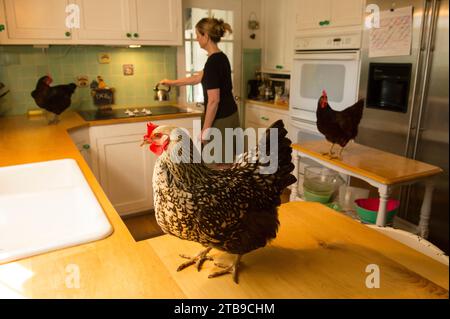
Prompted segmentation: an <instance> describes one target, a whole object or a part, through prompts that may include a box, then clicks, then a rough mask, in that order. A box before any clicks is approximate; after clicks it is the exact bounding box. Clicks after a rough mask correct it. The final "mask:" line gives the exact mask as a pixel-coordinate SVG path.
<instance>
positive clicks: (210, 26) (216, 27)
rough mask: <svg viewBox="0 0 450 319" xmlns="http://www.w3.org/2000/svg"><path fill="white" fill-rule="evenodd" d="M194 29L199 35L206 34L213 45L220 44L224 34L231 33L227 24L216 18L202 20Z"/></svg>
mask: <svg viewBox="0 0 450 319" xmlns="http://www.w3.org/2000/svg"><path fill="white" fill-rule="evenodd" d="M195 28H196V29H197V31H198V32H199V33H200V34H201V35H205V34H207V35H208V36H209V38H210V39H211V41H213V42H214V43H218V42H220V39H221V38H222V37H223V36H224V34H225V32H227V31H228V33H230V34H231V33H233V30H231V26H230V25H229V24H228V23H226V22H224V21H223V20H222V19H216V18H203V19H201V20H200V21H199V22H198V23H197V24H196V25H195Z"/></svg>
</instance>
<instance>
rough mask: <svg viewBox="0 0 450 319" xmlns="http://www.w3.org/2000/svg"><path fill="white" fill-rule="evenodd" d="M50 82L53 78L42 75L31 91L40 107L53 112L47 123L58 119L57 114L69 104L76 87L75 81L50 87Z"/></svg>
mask: <svg viewBox="0 0 450 319" xmlns="http://www.w3.org/2000/svg"><path fill="white" fill-rule="evenodd" d="M52 82H53V79H52V78H51V77H50V76H48V75H46V76H43V77H41V78H40V79H39V80H38V82H37V84H36V89H35V90H34V91H33V92H31V96H32V97H33V99H34V101H35V102H36V104H37V105H38V106H39V107H40V108H43V109H45V110H47V111H49V112H51V113H53V114H54V118H53V119H52V120H51V121H50V122H49V124H53V123H57V122H58V121H59V118H58V117H59V115H60V114H61V113H62V112H64V111H65V110H66V109H67V108H68V107H69V106H70V104H71V103H72V101H71V97H72V94H73V93H74V92H75V89H76V88H77V85H76V84H75V83H70V84H65V85H56V86H53V87H51V86H50V84H51V83H52Z"/></svg>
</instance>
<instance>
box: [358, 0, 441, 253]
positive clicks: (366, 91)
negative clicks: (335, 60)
mask: <svg viewBox="0 0 450 319" xmlns="http://www.w3.org/2000/svg"><path fill="white" fill-rule="evenodd" d="M367 4H376V5H378V7H379V8H380V10H381V11H383V10H391V9H393V10H398V9H399V8H402V7H403V8H405V7H408V6H413V15H412V43H411V54H410V55H403V56H391V57H377V58H369V39H370V30H369V29H365V30H364V32H363V43H362V52H361V53H362V61H361V63H362V65H361V72H362V73H361V79H360V90H359V93H360V96H364V97H366V108H365V110H364V115H363V119H362V121H361V124H360V130H359V134H358V137H357V138H356V142H358V143H360V144H364V145H369V146H372V147H375V148H378V149H382V150H385V151H389V152H392V153H396V154H399V155H403V156H406V157H409V158H413V159H416V160H419V161H423V162H426V163H430V164H433V165H436V166H439V167H441V168H442V169H443V170H444V173H443V174H441V175H440V176H439V177H438V178H437V179H436V185H435V190H434V193H433V202H432V211H431V220H430V233H429V237H428V239H429V240H430V241H431V242H432V243H434V244H435V245H437V246H438V247H439V248H441V249H442V250H444V251H445V252H447V254H448V251H449V218H448V215H449V213H448V211H449V205H448V197H449V191H448V181H449V175H448V157H449V156H448V152H449V145H448V140H449V130H448V122H449V98H448V85H449V83H448V74H449V67H448V61H449V55H448V51H449V43H448V40H449V34H448V27H449V16H448V13H449V11H448V10H449V7H448V0H441V1H439V0H426V1H424V0H413V1H403V0H396V1H395V2H394V1H383V0H379V1H377V0H373V1H372V0H368V1H367ZM423 192H424V186H423V185H421V184H418V185H417V186H411V187H404V188H402V190H401V192H400V194H398V196H399V197H400V198H401V210H400V212H399V217H400V218H401V219H403V220H406V221H408V222H411V223H413V224H417V223H418V221H419V216H420V207H421V201H422V198H423Z"/></svg>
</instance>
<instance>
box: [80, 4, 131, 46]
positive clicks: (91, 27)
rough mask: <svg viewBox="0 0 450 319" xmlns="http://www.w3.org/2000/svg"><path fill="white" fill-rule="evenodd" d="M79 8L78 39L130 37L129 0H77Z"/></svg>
mask: <svg viewBox="0 0 450 319" xmlns="http://www.w3.org/2000/svg"><path fill="white" fill-rule="evenodd" d="M76 3H77V4H78V5H79V6H80V8H81V10H80V11H81V13H80V20H81V21H80V29H79V30H78V38H79V39H80V40H100V41H102V40H127V39H131V37H132V36H133V34H132V32H133V31H132V27H131V16H130V0H95V1H92V0H77V1H76Z"/></svg>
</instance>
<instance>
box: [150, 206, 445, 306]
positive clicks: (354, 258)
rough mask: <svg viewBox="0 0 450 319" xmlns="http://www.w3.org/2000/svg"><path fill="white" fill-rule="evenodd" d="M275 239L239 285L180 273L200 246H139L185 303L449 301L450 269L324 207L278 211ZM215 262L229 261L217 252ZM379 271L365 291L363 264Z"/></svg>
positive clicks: (164, 242)
mask: <svg viewBox="0 0 450 319" xmlns="http://www.w3.org/2000/svg"><path fill="white" fill-rule="evenodd" d="M279 215H280V229H279V232H278V236H277V238H276V239H275V240H274V241H273V242H272V243H271V244H270V245H269V246H267V247H265V248H261V249H258V250H256V251H253V252H251V253H249V254H247V255H244V256H243V257H242V265H241V272H240V276H239V285H236V284H234V283H233V282H232V280H231V278H230V276H224V277H218V278H214V279H208V274H209V273H210V272H211V271H217V270H218V268H217V267H216V266H214V264H213V263H211V262H208V261H206V262H205V264H204V266H203V269H202V271H201V272H197V270H196V269H194V268H192V269H189V268H187V269H185V270H183V271H181V272H176V268H177V266H178V265H179V264H180V263H181V262H183V260H182V259H181V258H179V257H178V254H179V253H184V254H187V255H189V254H191V255H193V254H197V253H198V252H199V251H200V250H201V249H202V248H201V246H200V245H199V244H196V243H193V242H187V241H182V240H180V239H178V238H174V237H172V236H167V235H166V236H162V237H158V238H154V239H151V240H148V241H146V242H142V243H141V244H142V245H149V246H150V247H152V248H153V250H154V251H155V252H156V254H157V255H158V256H159V257H160V258H161V260H162V262H163V263H164V264H165V266H166V267H167V269H168V270H169V272H170V273H171V275H172V277H173V278H174V280H175V281H176V283H177V284H178V285H179V286H180V288H181V289H182V291H183V292H184V293H185V294H186V295H187V296H189V297H190V298H448V280H449V275H448V267H447V266H445V265H444V264H441V263H439V262H437V261H434V260H433V259H431V258H429V257H427V256H425V255H423V254H420V253H418V252H416V251H415V250H412V249H411V248H409V247H407V246H404V245H403V244H400V243H399V242H397V241H394V240H392V239H390V238H388V237H386V236H384V235H383V234H381V233H379V232H377V231H375V230H373V229H371V228H369V227H366V226H364V225H362V224H361V223H359V222H357V221H354V220H352V219H351V218H349V217H347V216H344V215H342V214H340V213H337V212H335V211H333V210H331V209H329V208H327V207H325V206H324V205H321V204H318V203H308V202H292V203H288V204H284V205H282V206H281V208H280V214H279ZM212 256H213V257H215V258H216V261H218V262H220V263H229V262H230V261H231V260H232V258H230V257H232V256H230V255H225V254H224V253H222V252H219V251H214V250H213V251H212ZM373 264H375V265H378V267H379V269H380V278H381V279H380V288H379V289H368V288H367V287H366V284H365V282H366V278H367V277H368V276H369V274H368V273H366V267H367V266H368V265H373Z"/></svg>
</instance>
